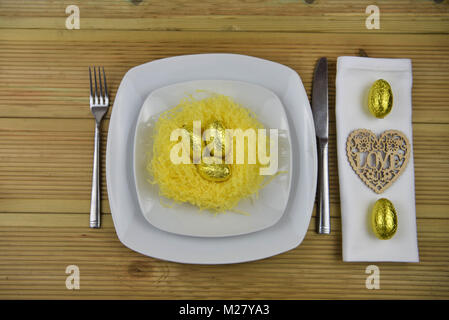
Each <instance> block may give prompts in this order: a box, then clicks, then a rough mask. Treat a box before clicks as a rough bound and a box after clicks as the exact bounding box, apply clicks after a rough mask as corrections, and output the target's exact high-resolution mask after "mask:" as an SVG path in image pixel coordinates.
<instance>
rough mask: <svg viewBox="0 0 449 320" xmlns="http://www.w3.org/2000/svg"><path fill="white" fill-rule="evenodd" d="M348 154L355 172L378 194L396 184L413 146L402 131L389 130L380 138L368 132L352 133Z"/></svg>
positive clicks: (361, 130) (347, 144) (356, 131)
mask: <svg viewBox="0 0 449 320" xmlns="http://www.w3.org/2000/svg"><path fill="white" fill-rule="evenodd" d="M346 152H347V155H348V160H349V163H350V164H351V167H352V169H354V171H355V173H357V175H358V176H359V177H360V179H362V180H363V182H365V184H366V185H367V186H368V187H369V188H371V189H372V190H373V191H375V192H376V193H382V192H383V191H384V190H385V189H387V188H388V187H389V186H391V185H392V184H393V182H394V181H395V180H396V179H397V178H398V177H399V175H400V174H401V173H402V172H403V171H404V169H405V167H406V166H407V162H408V159H409V156H410V143H409V142H408V139H407V137H406V136H405V135H404V134H403V133H402V132H400V131H397V130H388V131H385V132H384V133H382V134H381V135H380V137H379V138H377V137H376V135H375V134H374V133H373V132H371V131H370V130H367V129H358V130H354V131H353V132H351V133H350V134H349V136H348V140H347V141H346Z"/></svg>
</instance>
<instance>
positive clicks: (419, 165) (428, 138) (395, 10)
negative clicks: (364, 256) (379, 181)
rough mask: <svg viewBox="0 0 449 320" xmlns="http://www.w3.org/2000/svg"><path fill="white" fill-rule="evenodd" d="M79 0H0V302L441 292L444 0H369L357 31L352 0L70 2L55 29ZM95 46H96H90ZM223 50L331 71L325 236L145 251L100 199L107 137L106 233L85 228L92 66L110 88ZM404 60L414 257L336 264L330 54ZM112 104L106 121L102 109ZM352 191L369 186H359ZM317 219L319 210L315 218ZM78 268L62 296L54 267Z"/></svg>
mask: <svg viewBox="0 0 449 320" xmlns="http://www.w3.org/2000/svg"><path fill="white" fill-rule="evenodd" d="M76 2H77V1H72V0H70V1H68V0H67V1H66V0H64V1H46V0H33V1H31V0H29V1H16V0H1V1H0V298H3V299H17V298H18V299H43V298H49V299H61V298H63V299H86V298H87V299H98V298H123V299H197V298H201V299H315V298H317V299H371V298H379V299H385V298H401V299H414V298H424V299H448V298H449V160H448V159H449V90H447V88H448V86H449V35H448V33H449V6H448V1H447V0H446V1H443V2H442V3H435V2H433V1H411V0H410V1H402V0H390V1H386V0H383V1H375V3H373V4H376V5H378V6H379V8H380V10H381V29H379V30H368V29H366V28H365V19H366V17H367V14H365V8H366V4H365V3H363V2H360V1H356V0H341V1H330V0H328V1H324V0H323V1H314V2H313V3H312V4H307V3H306V2H305V1H299V0H298V1H297V0H243V1H242V0H226V1H225V0H205V1H195V2H194V1H189V0H172V1H156V0H152V1H147V0H144V1H141V2H139V1H126V0H121V1H117V0H104V1H94V0H85V1H82V2H81V1H79V2H78V5H79V7H80V10H81V30H66V29H65V19H66V17H67V14H66V13H65V8H66V6H67V5H70V4H77V3H76ZM93 48H97V49H96V50H93ZM209 52H230V53H240V54H247V55H252V56H257V57H261V58H265V59H269V60H273V61H276V62H279V63H282V64H285V65H287V66H289V67H291V68H293V69H294V70H295V71H297V72H298V74H299V75H300V76H301V78H302V81H303V83H304V86H305V88H306V91H307V92H308V93H309V94H310V92H311V81H312V73H313V69H314V66H315V63H316V61H317V59H318V58H319V57H321V56H327V57H328V59H329V69H330V70H329V71H330V92H329V101H330V106H331V110H330V113H331V123H330V146H329V155H330V159H329V161H330V162H329V167H330V195H331V216H332V226H333V233H332V234H331V235H330V236H323V235H317V234H316V233H315V232H314V228H315V218H312V221H311V223H310V226H309V230H308V232H307V235H306V238H305V239H304V241H303V243H302V244H301V245H300V246H298V247H297V248H295V249H293V250H291V251H289V252H286V253H283V254H280V255H278V256H275V257H271V258H267V259H263V260H260V261H255V262H250V263H244V264H236V265H222V266H201V265H188V264H177V263H171V262H165V261H160V260H157V259H154V258H150V257H145V256H143V255H140V254H138V253H136V252H133V251H131V250H130V249H128V248H126V247H125V246H124V245H122V244H121V243H120V241H119V240H118V238H117V235H116V233H115V230H114V226H113V222H112V218H111V214H110V208H109V203H108V198H107V191H106V183H105V179H104V177H105V174H104V161H105V159H104V153H105V147H106V139H107V129H108V120H106V121H105V122H104V124H103V129H102V130H103V140H102V155H103V156H102V169H103V170H102V178H103V180H102V197H103V202H102V204H103V218H102V228H101V229H99V230H93V229H90V228H89V227H88V211H89V206H90V187H91V168H92V149H93V120H92V117H91V114H90V110H89V108H88V99H87V97H88V74H87V67H88V66H89V65H99V64H101V65H104V66H105V67H106V70H107V76H108V84H109V88H110V93H111V98H112V100H113V99H114V96H115V92H116V91H117V88H118V86H119V84H120V81H121V79H122V77H123V75H124V74H125V73H126V71H127V70H128V69H129V68H131V67H133V66H136V65H139V64H142V63H145V62H148V61H152V60H155V59H160V58H165V57H169V56H174V55H182V54H195V53H209ZM343 55H368V56H370V57H391V58H411V59H412V64H413V92H412V94H413V143H414V145H413V147H414V162H415V186H416V208H417V228H418V242H419V249H420V262H419V263H412V264H406V263H376V265H378V266H379V268H380V270H381V289H380V290H367V289H366V288H365V279H366V276H367V275H366V274H365V268H366V266H367V265H368V263H344V262H342V258H341V256H342V252H341V224H340V205H339V190H338V174H337V160H336V142H335V116H334V103H335V85H334V82H335V71H336V70H335V62H336V58H337V57H338V56H343ZM109 114H110V112H109V113H108V115H107V117H108V118H109ZM361 187H365V186H364V185H363V184H361ZM314 215H315V213H314ZM70 264H76V265H78V266H79V267H80V273H81V289H80V290H74V291H71V290H67V289H66V287H65V279H66V276H67V275H66V274H65V268H66V267H67V266H68V265H70Z"/></svg>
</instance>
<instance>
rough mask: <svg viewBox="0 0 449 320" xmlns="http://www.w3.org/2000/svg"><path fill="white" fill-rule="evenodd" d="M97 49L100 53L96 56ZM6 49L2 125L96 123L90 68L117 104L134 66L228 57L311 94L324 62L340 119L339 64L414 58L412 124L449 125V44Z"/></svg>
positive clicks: (132, 42)
mask: <svg viewBox="0 0 449 320" xmlns="http://www.w3.org/2000/svg"><path fill="white" fill-rule="evenodd" d="M18 40H20V41H18ZM97 41H100V42H101V48H102V50H94V51H93V50H91V49H92V42H97ZM111 41H112V42H111ZM0 48H1V50H0V70H1V71H2V72H1V73H0V117H39V118H91V114H90V110H89V108H88V105H87V103H88V74H87V71H86V70H87V66H89V65H93V64H98V65H104V66H105V67H106V70H107V76H108V84H109V88H110V92H111V98H112V99H114V94H115V92H116V91H117V88H118V85H119V83H120V81H121V79H122V77H123V75H124V74H125V73H126V71H127V70H128V69H129V68H131V67H133V66H136V65H139V64H142V63H145V62H148V61H152V60H154V59H159V58H164V57H168V56H174V55H182V54H194V53H207V52H230V53H241V54H247V55H252V56H257V57H261V58H265V59H269V60H273V61H276V62H279V63H282V64H285V65H287V66H289V67H291V68H293V69H294V70H296V71H297V72H298V73H299V74H300V76H301V78H302V80H303V83H304V85H305V88H306V90H307V92H310V90H311V81H312V73H313V70H314V66H315V63H316V59H317V58H318V57H319V56H321V55H326V56H327V57H328V58H329V63H330V92H329V94H330V106H331V117H332V119H334V112H333V105H334V102H335V86H334V81H335V72H336V70H335V68H336V67H335V61H336V58H337V57H338V56H342V55H358V54H359V52H360V51H361V50H362V51H363V52H364V53H366V54H368V55H369V56H372V57H397V58H404V57H407V58H411V59H412V62H413V76H414V79H413V81H414V88H413V120H414V122H425V123H449V109H448V108H447V107H446V102H447V101H448V100H449V91H448V90H447V85H448V84H449V38H448V37H447V36H440V35H422V36H418V35H414V36H411V35H374V34H373V35H357V34H351V35H341V34H338V35H337V34H314V35H311V34H282V33H222V34H218V35H217V34H216V33H213V32H182V33H173V32H144V31H142V32H141V31H136V32H133V31H129V32H122V31H98V32H95V31H92V32H90V31H83V30H80V31H73V32H69V31H54V30H48V31H42V30H36V31H33V30H30V31H28V30H27V31H25V30H7V31H3V32H0ZM317 48H321V49H317ZM117 61H119V63H118V62H117ZM42 79H45V81H42Z"/></svg>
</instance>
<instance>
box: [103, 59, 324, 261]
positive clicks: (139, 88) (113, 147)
mask: <svg viewBox="0 0 449 320" xmlns="http://www.w3.org/2000/svg"><path fill="white" fill-rule="evenodd" d="M205 79H218V80H234V81H243V82H248V83H253V84H256V85H259V86H262V87H265V88H267V89H268V90H271V91H272V92H273V93H275V94H276V95H277V96H278V97H279V98H280V100H281V101H282V104H283V105H284V107H285V112H286V115H287V118H288V126H289V128H290V138H291V155H292V168H291V186H290V194H289V197H288V202H287V207H286V208H285V211H284V214H283V215H282V217H281V218H280V219H279V220H278V221H277V222H276V223H275V224H274V225H272V226H271V227H268V228H265V229H263V230H260V231H257V232H252V233H248V234H243V235H237V236H232V237H213V238H207V239H206V238H203V237H194V236H185V235H179V234H174V233H171V232H166V231H162V230H160V229H159V228H156V227H155V226H153V225H152V224H150V223H149V222H148V221H147V220H146V219H145V218H144V215H143V214H142V212H141V209H140V207H139V203H138V198H137V193H136V188H135V181H134V174H133V145H134V132H135V128H136V123H137V119H138V116H139V112H140V109H141V107H142V105H143V103H144V101H145V99H146V98H147V96H148V95H149V94H150V93H151V92H153V91H154V90H156V89H158V88H161V87H165V86H167V85H171V84H175V83H179V82H185V81H192V80H205ZM316 177H317V156H316V140H315V131H314V126H313V119H312V114H311V111H310V105H309V101H308V98H307V94H306V92H305V90H304V86H303V84H302V82H301V79H300V77H299V76H298V74H297V73H296V72H295V71H294V70H292V69H290V68H288V67H286V66H284V65H281V64H278V63H275V62H271V61H268V60H263V59H259V58H254V57H249V56H243V55H236V54H201V55H187V56H177V57H172V58H166V59H161V60H155V61H152V62H149V63H146V64H143V65H140V66H137V67H135V68H132V69H130V70H129V71H128V72H127V73H126V75H125V76H124V78H123V80H122V82H121V84H120V87H119V89H118V92H117V95H116V98H115V101H114V107H113V110H112V115H111V120H110V123H109V133H108V142H107V150H106V178H107V187H108V197H109V203H110V207H111V214H112V218H113V221H114V226H115V229H116V232H117V236H118V238H119V239H120V241H121V242H122V243H123V244H124V245H126V246H127V247H129V248H130V249H132V250H134V251H137V252H140V253H142V254H144V255H147V256H151V257H155V258H159V259H163V260H169V261H176V262H182V263H198V264H222V263H237V262H245V261H251V260H257V259H262V258H266V257H269V256H272V255H276V254H279V253H281V252H285V251H288V250H290V249H293V248H295V247H296V246H298V245H299V244H300V243H301V241H302V240H303V238H304V236H305V234H306V232H307V228H308V225H309V223H310V217H311V213H312V210H313V203H314V199H315V191H316Z"/></svg>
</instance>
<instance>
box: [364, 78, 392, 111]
mask: <svg viewBox="0 0 449 320" xmlns="http://www.w3.org/2000/svg"><path fill="white" fill-rule="evenodd" d="M368 108H369V111H370V112H371V113H372V114H373V116H375V117H376V118H380V119H382V118H384V117H385V116H386V115H387V114H389V113H390V111H391V109H392V108H393V91H392V90H391V86H390V84H389V83H388V82H387V81H385V80H383V79H379V80H377V81H375V82H374V83H373V85H372V86H371V88H370V90H369V94H368Z"/></svg>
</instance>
